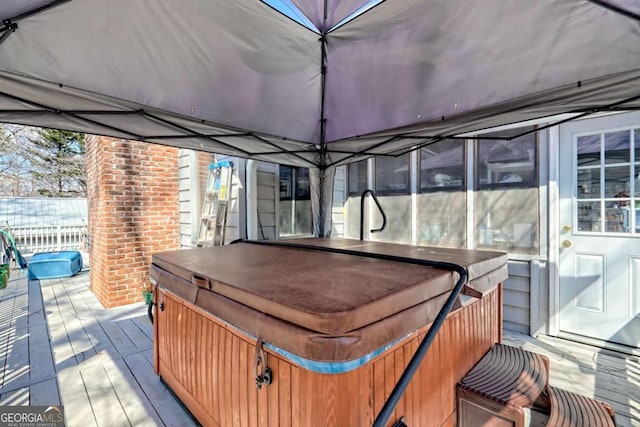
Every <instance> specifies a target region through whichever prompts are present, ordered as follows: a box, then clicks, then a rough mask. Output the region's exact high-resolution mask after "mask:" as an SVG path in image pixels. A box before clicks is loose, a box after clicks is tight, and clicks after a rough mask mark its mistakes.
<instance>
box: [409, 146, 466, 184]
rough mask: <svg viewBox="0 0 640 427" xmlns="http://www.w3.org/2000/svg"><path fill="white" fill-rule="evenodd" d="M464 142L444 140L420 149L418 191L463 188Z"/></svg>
mask: <svg viewBox="0 0 640 427" xmlns="http://www.w3.org/2000/svg"><path fill="white" fill-rule="evenodd" d="M464 167H465V165H464V141H463V140H444V141H438V142H435V143H433V144H430V145H428V146H426V147H422V148H421V149H420V191H421V192H424V191H439V190H460V189H463V188H464Z"/></svg>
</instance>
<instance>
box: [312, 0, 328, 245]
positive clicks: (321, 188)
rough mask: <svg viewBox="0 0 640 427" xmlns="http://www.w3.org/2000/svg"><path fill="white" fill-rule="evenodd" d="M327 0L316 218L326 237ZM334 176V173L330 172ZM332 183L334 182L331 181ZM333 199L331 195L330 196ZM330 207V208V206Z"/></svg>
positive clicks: (322, 47)
mask: <svg viewBox="0 0 640 427" xmlns="http://www.w3.org/2000/svg"><path fill="white" fill-rule="evenodd" d="M326 23H327V0H325V1H324V25H323V26H322V28H321V29H320V30H321V35H320V39H319V41H320V82H321V83H320V90H321V93H320V153H319V156H320V158H319V159H318V169H319V175H320V176H319V183H318V192H319V200H318V204H319V206H318V217H317V218H315V219H316V220H317V221H318V224H317V227H314V228H315V230H317V234H318V237H325V236H327V235H328V234H329V232H330V231H331V224H329V230H326V227H325V225H326V218H327V215H330V214H328V213H327V206H326V205H327V203H326V201H327V197H326V196H327V195H326V194H325V193H326V189H327V188H333V185H329V186H327V183H326V182H325V181H326V179H327V170H326V169H327V160H328V159H327V134H326V131H327V118H326V117H325V96H326V87H327V28H326V27H327V25H326ZM330 175H332V176H333V174H330ZM331 184H332V183H331ZM329 199H331V197H329ZM329 209H330V208H329ZM329 218H330V216H329Z"/></svg>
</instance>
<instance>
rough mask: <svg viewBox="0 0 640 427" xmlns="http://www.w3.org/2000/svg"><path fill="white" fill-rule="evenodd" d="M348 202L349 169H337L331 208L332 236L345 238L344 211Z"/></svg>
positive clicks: (342, 167) (341, 167) (343, 167)
mask: <svg viewBox="0 0 640 427" xmlns="http://www.w3.org/2000/svg"><path fill="white" fill-rule="evenodd" d="M346 201H347V169H346V167H345V166H340V167H337V168H336V176H335V178H334V180H333V205H332V206H331V235H332V236H333V237H344V235H345V229H344V210H345V203H346Z"/></svg>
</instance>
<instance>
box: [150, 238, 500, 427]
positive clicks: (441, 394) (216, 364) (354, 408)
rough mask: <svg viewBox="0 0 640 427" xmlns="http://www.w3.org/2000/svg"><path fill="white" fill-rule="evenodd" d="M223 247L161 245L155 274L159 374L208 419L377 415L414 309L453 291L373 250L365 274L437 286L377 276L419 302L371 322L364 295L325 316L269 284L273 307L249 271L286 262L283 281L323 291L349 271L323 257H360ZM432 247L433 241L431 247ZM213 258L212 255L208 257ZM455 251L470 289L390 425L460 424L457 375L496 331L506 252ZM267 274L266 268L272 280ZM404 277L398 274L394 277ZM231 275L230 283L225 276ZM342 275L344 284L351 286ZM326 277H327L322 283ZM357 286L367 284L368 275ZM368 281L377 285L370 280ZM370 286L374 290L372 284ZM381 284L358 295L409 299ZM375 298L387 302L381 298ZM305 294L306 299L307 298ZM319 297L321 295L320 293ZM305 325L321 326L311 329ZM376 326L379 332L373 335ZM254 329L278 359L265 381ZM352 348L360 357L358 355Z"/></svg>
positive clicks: (425, 308)
mask: <svg viewBox="0 0 640 427" xmlns="http://www.w3.org/2000/svg"><path fill="white" fill-rule="evenodd" d="M304 242H305V244H314V245H317V246H319V245H331V246H335V245H337V246H340V247H358V249H362V250H375V251H377V252H393V253H398V252H403V251H404V253H405V255H406V254H408V253H410V252H411V251H418V252H416V253H414V255H413V256H427V255H428V256H429V257H431V258H438V256H436V255H435V254H434V253H428V254H426V253H423V252H422V249H420V250H418V249H416V248H415V247H401V246H400V245H388V244H383V245H380V244H376V245H378V247H377V248H375V247H374V246H375V245H367V244H368V243H370V242H359V241H351V240H345V239H305V241H304ZM234 246H235V245H234ZM365 246H366V247H365ZM226 248H227V247H223V248H210V249H199V250H193V251H177V252H169V253H163V254H157V255H154V260H153V266H152V276H153V277H154V278H155V279H156V281H157V283H158V289H157V292H156V294H155V303H156V304H157V307H156V310H155V319H154V320H155V321H154V333H155V369H156V373H157V374H159V375H160V376H161V378H162V379H163V380H164V381H165V382H166V383H167V384H168V385H169V386H170V387H171V389H172V390H173V391H174V392H175V393H176V395H177V396H178V397H179V398H180V399H181V400H182V401H183V403H184V404H185V405H186V406H187V407H188V408H189V410H190V411H191V412H192V413H193V414H194V416H195V417H196V418H197V419H198V420H199V421H200V422H201V423H202V424H203V425H206V426H208V425H211V426H370V425H372V423H373V421H374V419H375V417H376V415H377V414H378V412H379V411H380V409H381V408H382V406H383V405H384V403H385V401H386V399H387V397H388V396H389V394H390V392H391V390H392V389H393V387H394V386H395V384H396V382H397V380H398V378H399V377H400V375H401V374H402V372H403V371H404V369H405V367H406V365H407V363H408V362H409V360H410V358H411V357H412V356H413V354H414V353H415V351H416V349H417V348H418V345H419V343H420V341H421V340H422V338H423V337H424V335H425V334H426V332H427V330H428V328H429V324H425V323H424V322H423V323H422V324H421V325H420V326H419V327H415V319H416V318H420V317H425V316H426V318H428V319H429V322H430V321H431V320H433V317H434V314H433V313H434V311H433V308H436V309H439V307H440V306H441V305H442V303H443V297H445V296H446V294H448V291H445V292H440V291H441V290H442V289H440V288H438V287H439V286H440V287H441V286H444V287H445V288H446V287H447V286H445V285H444V284H445V283H448V282H450V281H453V279H454V277H452V273H450V272H432V271H427V270H424V271H421V269H420V268H418V269H413V268H408V267H406V266H405V267H403V266H400V265H397V264H393V263H390V264H385V262H384V261H378V260H376V264H381V266H378V267H376V266H375V264H372V263H369V262H368V261H367V262H366V263H367V265H364V266H363V265H359V268H364V267H367V270H371V269H373V270H374V271H369V272H368V273H366V274H371V275H373V276H380V275H381V274H382V273H381V271H389V269H391V270H394V269H396V270H397V271H395V273H398V275H399V276H402V275H404V276H405V277H404V278H405V279H406V277H409V276H412V274H414V273H416V274H417V273H425V274H426V275H427V276H429V277H431V279H430V280H433V281H434V283H436V285H434V286H431V285H430V284H429V283H428V282H425V283H418V284H417V285H416V284H411V286H406V287H402V286H400V285H398V286H400V287H397V286H396V285H397V284H394V283H393V280H394V279H389V278H388V277H385V278H382V279H384V280H387V279H389V280H391V283H390V284H389V286H388V287H389V288H393V289H392V291H393V293H398V294H402V293H403V292H404V293H406V295H405V297H409V298H410V299H412V300H413V302H412V304H414V305H413V306H408V307H406V308H400V309H399V312H398V313H397V314H393V315H390V316H386V317H384V318H381V319H377V320H375V321H371V319H374V318H375V317H371V316H369V311H368V310H362V311H358V310H359V308H358V307H359V306H355V305H354V306H353V307H352V308H351V309H350V310H348V313H347V314H345V312H344V310H342V309H340V310H342V311H340V310H336V311H331V312H330V311H327V310H325V311H322V310H320V311H321V315H320V317H321V318H322V319H321V320H318V319H316V318H315V317H314V316H315V315H318V313H311V314H312V315H310V314H309V313H308V312H304V313H298V311H297V310H293V311H291V307H279V306H278V304H284V305H286V303H290V302H291V296H283V297H282V298H281V299H278V295H279V293H277V294H275V295H274V294H268V297H269V298H272V299H275V301H271V302H273V303H274V305H275V306H276V308H274V309H273V310H271V308H269V306H268V305H267V306H265V305H264V304H265V301H266V300H267V299H266V298H264V296H265V295H266V294H263V295H255V294H253V292H256V289H260V288H255V287H253V285H251V284H250V283H246V282H245V281H249V282H251V281H252V280H254V279H255V277H258V276H254V273H255V274H257V272H261V273H260V274H277V272H278V271H279V272H280V273H279V276H275V277H279V278H280V280H282V281H288V282H289V285H288V286H291V283H294V282H295V281H296V280H303V282H300V286H302V287H303V288H304V287H305V286H310V289H312V290H313V289H316V290H317V291H318V292H320V291H323V292H324V293H323V294H322V295H326V294H327V293H328V294H331V291H332V289H333V288H331V283H333V284H335V283H336V282H335V281H338V282H340V280H345V282H344V283H352V282H353V278H351V279H349V278H347V279H344V278H342V279H340V278H336V277H333V275H334V274H336V271H334V270H333V269H331V268H327V266H331V265H332V264H331V263H332V262H333V263H334V264H335V266H336V269H337V272H338V273H339V274H340V275H341V276H344V275H348V274H349V272H348V271H347V270H345V269H344V268H343V267H344V266H345V265H348V264H349V263H356V264H357V263H359V262H360V260H357V261H354V260H352V259H350V258H348V257H347V258H345V259H342V260H341V259H340V258H343V257H342V256H338V257H337V258H336V257H335V256H329V257H325V256H324V255H322V254H321V253H316V252H311V251H304V250H302V251H300V250H299V249H295V251H296V252H295V253H294V252H286V251H294V249H288V248H268V249H269V250H271V249H274V250H275V251H274V252H276V253H275V254H274V255H272V254H271V253H268V254H266V253H265V252H264V250H263V249H256V247H253V246H250V244H241V247H239V248H235V249H233V250H229V249H226ZM238 251H240V252H243V253H246V255H247V257H244V258H243V259H241V260H238V259H237V258H236V257H235V256H237V255H238ZM283 251H284V252H283ZM437 251H440V250H437ZM230 252H233V255H234V256H231V255H230ZM299 252H302V253H303V254H302V255H300V254H299ZM427 252H433V248H430V250H428V251H427ZM263 256H264V257H266V258H265V259H264V260H263V261H265V262H267V263H268V264H269V265H271V264H272V263H273V259H272V258H271V256H275V258H277V259H278V261H279V262H278V263H277V264H279V265H277V266H271V267H269V268H266V269H265V266H264V265H263V264H261V262H260V258H261V257H263ZM300 256H304V257H311V258H312V259H313V261H314V262H313V263H311V264H306V263H305V261H304V259H301V258H300ZM452 256H455V251H449V250H445V251H443V252H440V255H439V257H440V258H439V259H440V260H447V259H449V257H452ZM213 257H215V259H216V261H212V259H213ZM458 259H459V260H462V261H464V262H461V264H462V265H464V266H465V267H467V269H468V271H469V276H470V283H469V287H468V288H467V289H466V293H467V294H472V295H473V296H463V297H462V298H461V299H460V303H459V304H458V305H457V307H456V308H455V310H453V311H452V312H451V313H450V314H449V315H448V317H447V319H446V320H445V322H444V325H443V327H442V329H441V330H440V332H439V333H438V335H437V336H436V338H435V340H434V342H433V344H432V346H431V348H430V349H429V352H428V353H427V355H426V357H425V359H424V360H423V362H422V363H421V365H420V367H419V369H418V370H417V372H416V375H415V376H414V378H413V380H412V381H411V383H410V384H409V387H408V388H407V390H406V392H405V393H404V395H403V396H402V398H401V399H400V401H399V403H398V405H397V407H396V409H395V412H394V414H393V415H392V416H391V418H390V421H389V424H388V425H391V424H393V422H395V421H396V420H398V419H399V418H400V417H404V419H405V422H406V423H407V424H408V425H409V426H412V427H415V426H440V425H451V426H453V425H455V411H456V392H455V390H456V388H455V387H456V383H457V382H458V381H459V380H460V379H461V378H462V377H463V376H464V375H465V374H466V373H467V372H468V371H469V370H470V369H471V368H472V367H473V366H474V364H475V363H476V362H477V361H478V360H479V359H480V358H481V357H482V356H483V355H484V353H485V352H486V351H487V350H488V349H489V348H490V347H491V345H492V344H493V343H495V342H499V341H500V339H501V323H502V322H501V321H502V319H501V292H502V290H501V285H500V282H502V281H503V280H504V279H505V278H506V257H505V256H503V255H502V254H496V253H480V252H473V253H471V252H469V251H458ZM342 261H344V262H342ZM326 262H329V264H326ZM301 264H302V265H301ZM312 264H315V265H319V266H323V268H322V269H319V270H318V271H311V272H310V271H308V269H309V268H310V265H312ZM223 265H224V266H226V267H227V268H225V272H222V271H220V272H219V273H215V274H214V271H215V272H217V271H218V269H219V268H221V266H223ZM292 266H297V268H292ZM298 267H299V268H298ZM236 268H237V269H238V270H236ZM376 268H380V270H379V271H378V270H375V269H376ZM301 269H302V271H301ZM252 270H255V271H252ZM404 270H410V271H409V272H408V273H407V272H403V271H404ZM230 271H231V272H230ZM234 271H235V272H236V273H239V272H242V275H241V276H242V277H239V276H236V275H235V273H234ZM310 277H316V278H317V280H318V283H309V280H312V279H309V278H310ZM393 277H396V275H395V274H394V275H393ZM272 279H273V278H272V277H267V276H265V277H264V281H265V283H267V284H269V283H271V281H272ZM334 279H335V281H334ZM358 279H362V276H358ZM304 280H306V282H305V281H304ZM313 280H315V279H313ZM371 280H373V281H375V280H374V279H371ZM398 280H403V278H402V277H398ZM230 282H233V283H234V284H233V286H230V287H227V285H229V283H230ZM329 282H331V283H329ZM274 283H275V282H274ZM344 283H342V282H341V283H337V284H338V285H340V286H344ZM321 284H324V288H318V286H321ZM352 284H353V283H352ZM474 284H475V286H476V288H475V289H474V288H473V285H474ZM274 286H275V285H274ZM353 286H361V287H363V289H366V288H367V287H366V286H365V284H363V283H360V284H359V285H358V284H357V283H355V284H353ZM371 286H373V287H374V288H375V283H373V284H372V285H371ZM416 286H417V289H414V288H416ZM433 287H435V288H438V290H437V292H435V291H434V292H435V295H431V296H429V298H428V299H426V300H424V301H420V300H415V294H414V293H412V292H413V290H417V291H420V292H425V290H427V291H426V293H427V294H429V291H428V289H431V288H433ZM238 289H240V291H238ZM305 289H306V288H305ZM244 291H246V292H248V293H249V294H250V295H249V296H248V297H247V295H245V294H243V293H242V292H244ZM238 292H239V293H238ZM257 292H259V291H257ZM336 292H337V294H336V295H338V296H340V297H343V298H344V297H345V295H346V296H347V297H348V296H349V295H350V293H349V292H347V291H346V290H336ZM341 292H342V293H341ZM345 292H346V293H345ZM407 292H408V293H407ZM434 292H432V293H434ZM290 293H293V294H295V293H296V291H291V292H290ZM371 293H372V294H374V295H376V290H375V289H373V290H371ZM304 295H305V298H306V299H313V298H314V294H313V291H312V293H311V294H307V293H304ZM322 295H320V296H319V298H322ZM380 295H382V297H380ZM380 295H378V296H376V298H375V301H373V300H366V301H361V300H359V299H358V298H359V297H358V296H354V298H355V300H357V301H359V302H363V303H364V305H368V306H370V307H369V308H372V309H373V311H374V312H378V311H379V310H382V311H383V312H384V307H387V306H389V305H391V306H393V307H394V310H396V309H398V307H403V305H402V304H403V302H407V301H409V300H408V299H406V298H405V297H402V298H396V297H395V296H389V295H387V294H384V293H383V294H380ZM378 297H380V298H378ZM403 298H404V299H403ZM365 299H366V298H365ZM267 302H269V301H267ZM378 302H380V304H382V305H377V303H378ZM300 304H301V305H302V306H304V307H305V309H306V308H308V307H307V306H306V305H305V303H303V302H300ZM319 305H321V306H322V301H320V303H319ZM432 306H433V307H432ZM255 307H260V309H257V308H255ZM324 308H326V307H324ZM274 313H275V314H277V315H280V316H282V317H283V318H284V319H283V318H278V317H277V316H276V315H274ZM291 318H296V319H298V320H299V321H300V323H301V324H303V325H304V326H301V325H298V324H292V323H291V321H290V319H291ZM334 321H337V323H333V322H334ZM405 324H408V325H409V328H410V329H411V330H410V331H409V332H406V331H405V330H404V329H403V328H405ZM340 325H345V326H344V327H345V328H347V329H348V328H350V327H351V326H355V329H353V330H351V329H348V330H347V331H346V332H345V331H341V330H338V329H339V328H340ZM309 326H314V327H317V329H320V331H316V330H313V329H309ZM388 331H391V333H393V334H399V335H397V336H394V337H393V338H392V339H391V340H389V337H388V336H384V338H382V341H384V342H383V345H380V339H378V338H377V335H385V334H386V333H387V332H388ZM369 334H372V335H375V337H373V338H372V337H369V336H367V335H369ZM256 337H260V338H261V339H262V340H264V343H265V344H264V345H263V346H262V348H263V349H264V353H265V354H266V365H267V366H268V367H269V368H270V369H271V370H272V378H273V381H272V383H271V384H270V385H262V387H261V388H260V389H258V388H257V387H256V379H255V377H256V367H255V365H254V356H255V354H256V342H257V338H256ZM352 347H354V348H356V350H355V351H354V350H352ZM381 347H382V348H381ZM290 356H292V357H290ZM298 356H300V357H298ZM355 359H358V360H359V362H358V363H355V362H354V360H355ZM350 363H351V364H350ZM334 365H335V366H338V367H339V368H338V369H336V371H337V373H323V372H319V371H322V370H323V369H324V368H323V367H332V366H334ZM310 366H311V367H310ZM318 367H320V368H318ZM316 368H318V369H316Z"/></svg>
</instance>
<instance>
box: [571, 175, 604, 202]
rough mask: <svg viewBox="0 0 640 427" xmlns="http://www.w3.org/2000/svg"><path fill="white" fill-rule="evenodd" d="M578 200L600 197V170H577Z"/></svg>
mask: <svg viewBox="0 0 640 427" xmlns="http://www.w3.org/2000/svg"><path fill="white" fill-rule="evenodd" d="M576 193H577V195H578V199H597V198H599V197H600V168H589V169H579V170H578V191H577V192H576Z"/></svg>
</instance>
